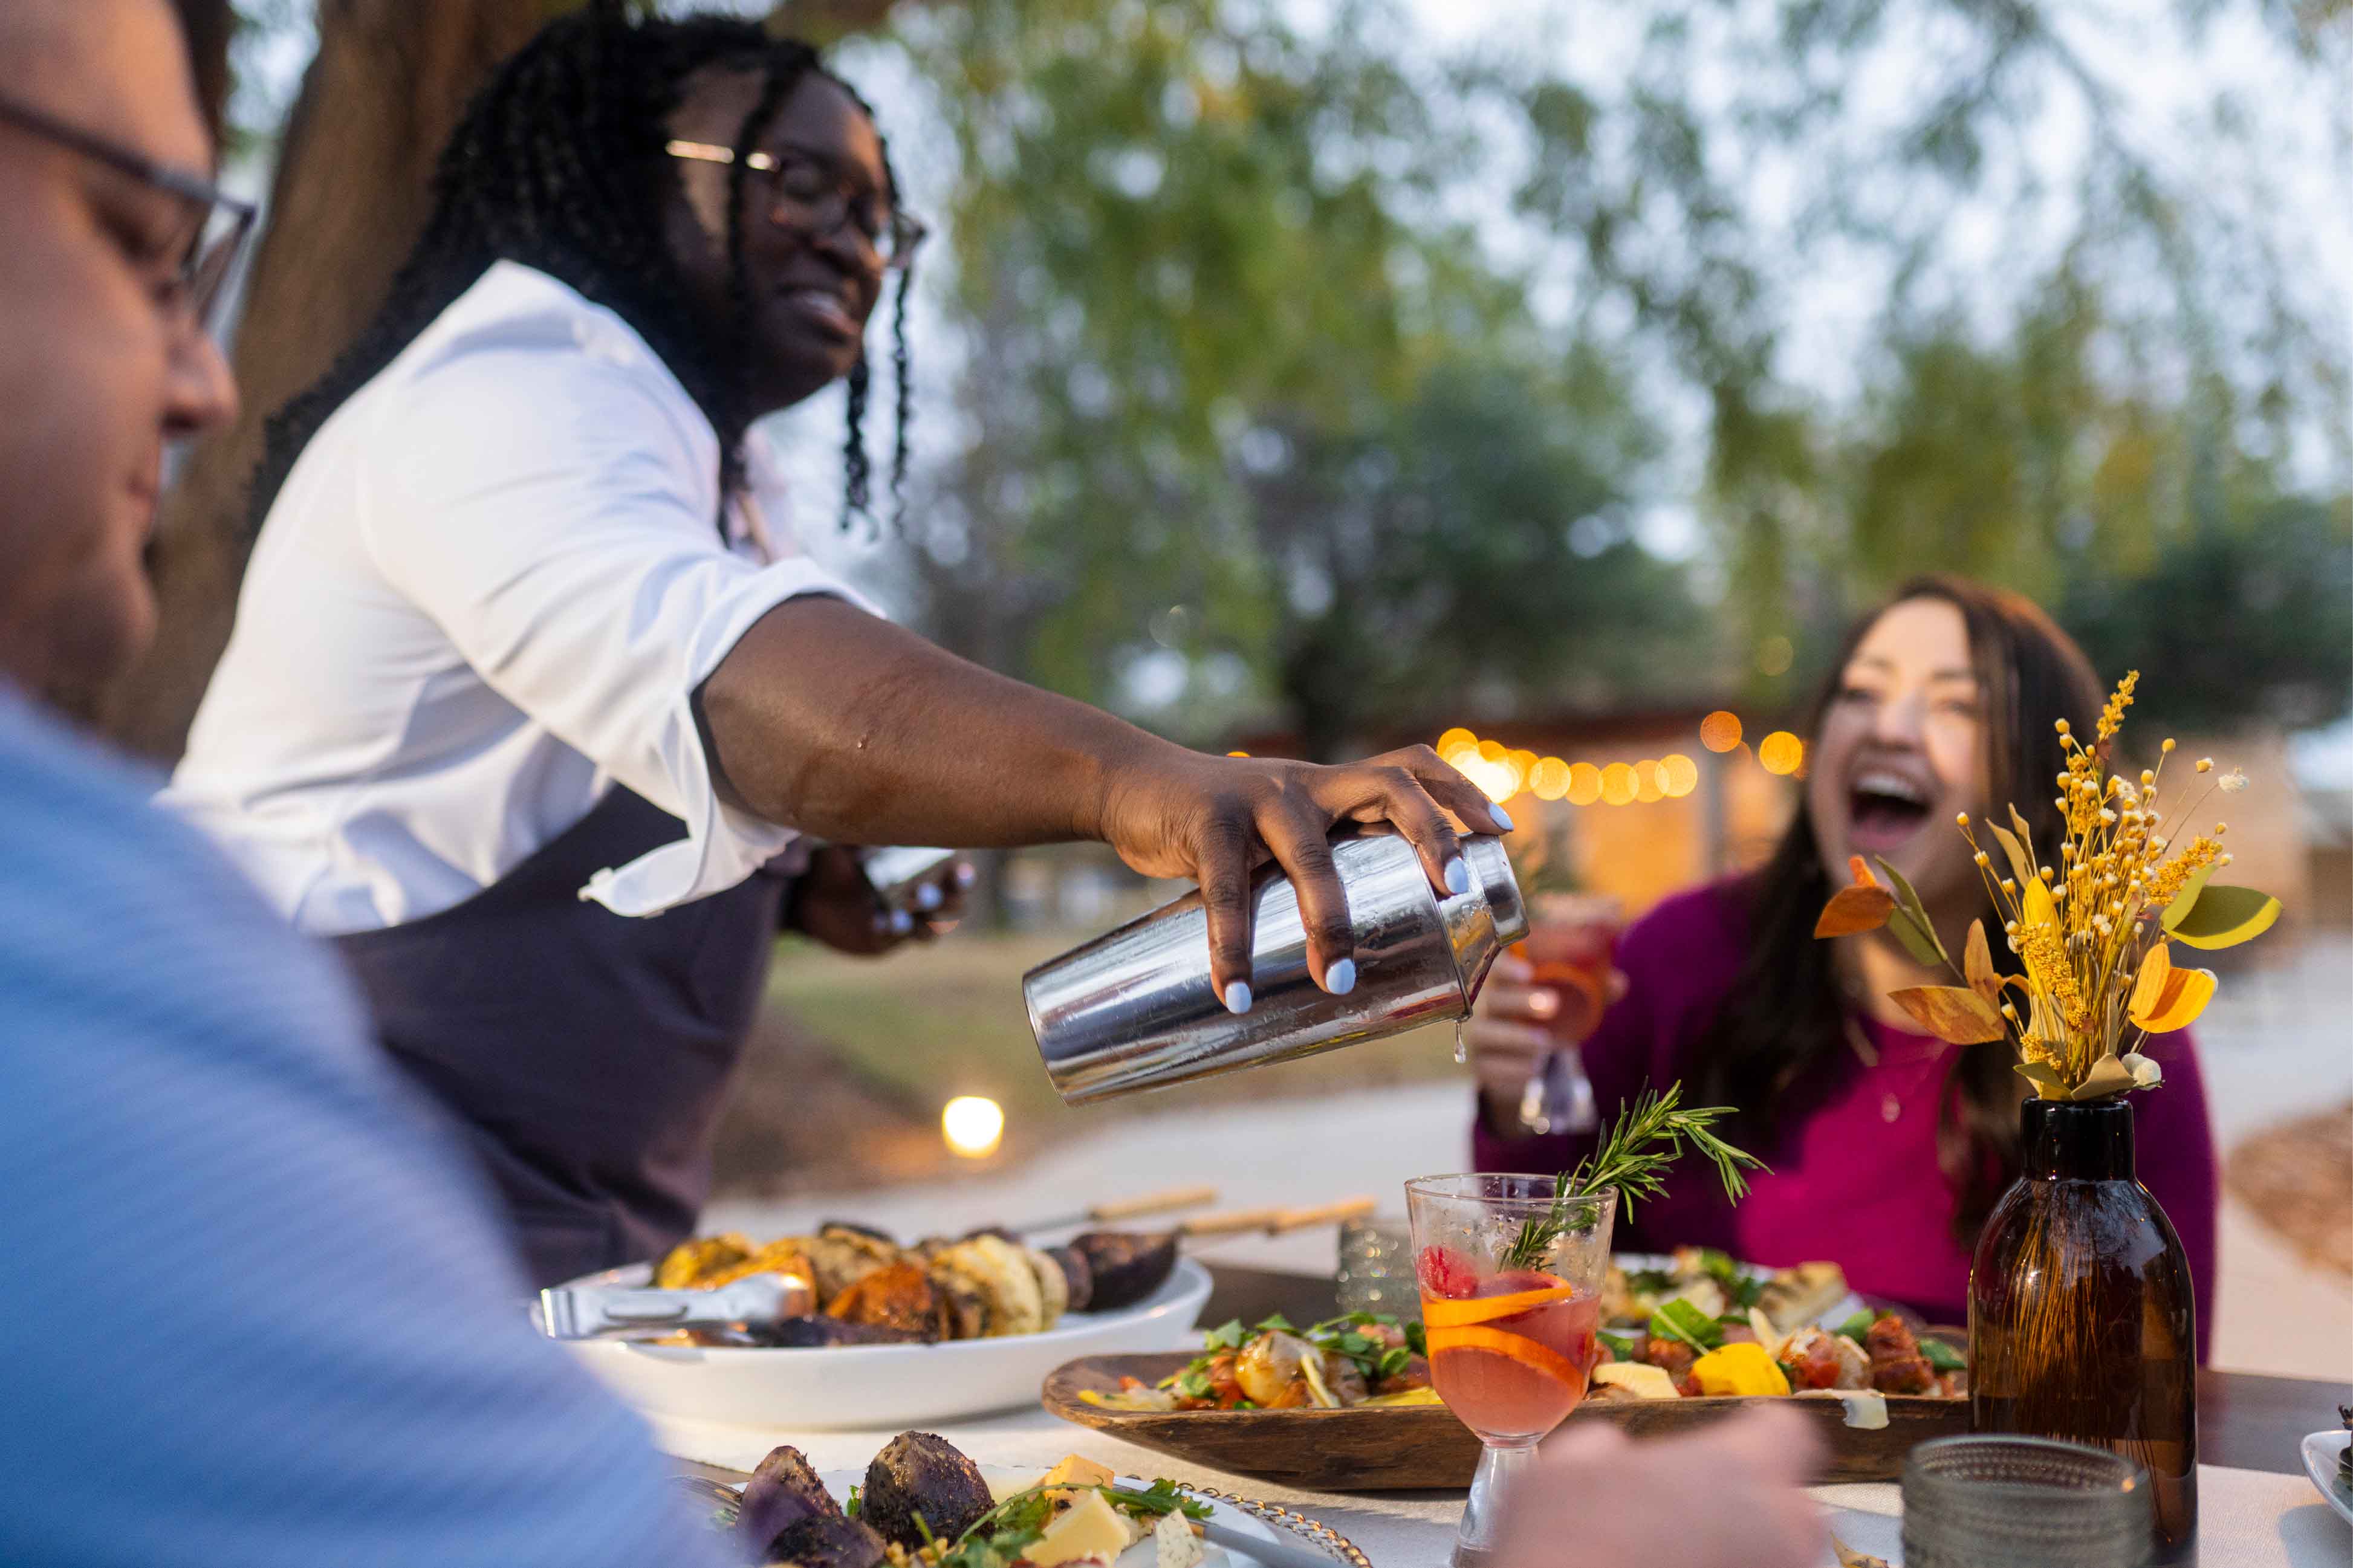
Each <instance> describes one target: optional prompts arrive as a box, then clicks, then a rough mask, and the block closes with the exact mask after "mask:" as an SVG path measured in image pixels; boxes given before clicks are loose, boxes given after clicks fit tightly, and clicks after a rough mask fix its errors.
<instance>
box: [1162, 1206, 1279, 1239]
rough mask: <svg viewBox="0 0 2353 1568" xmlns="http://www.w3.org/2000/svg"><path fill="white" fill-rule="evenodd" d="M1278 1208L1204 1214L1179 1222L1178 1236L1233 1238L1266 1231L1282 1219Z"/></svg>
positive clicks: (1177, 1227)
mask: <svg viewBox="0 0 2353 1568" xmlns="http://www.w3.org/2000/svg"><path fill="white" fill-rule="evenodd" d="M1282 1215H1283V1211H1282V1209H1279V1208H1265V1209H1236V1210H1234V1212H1233V1213H1231V1214H1205V1215H1201V1216H1200V1217H1199V1218H1198V1219H1188V1220H1184V1221H1182V1222H1180V1223H1179V1224H1178V1225H1177V1226H1176V1234H1177V1235H1179V1236H1235V1235H1239V1234H1240V1233H1241V1232H1243V1231H1246V1230H1266V1229H1268V1228H1269V1227H1270V1226H1272V1225H1273V1224H1274V1222H1275V1221H1277V1220H1279V1219H1281V1218H1282Z"/></svg>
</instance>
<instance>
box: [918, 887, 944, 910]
mask: <svg viewBox="0 0 2353 1568" xmlns="http://www.w3.org/2000/svg"><path fill="white" fill-rule="evenodd" d="M940 898H941V894H940V890H939V889H937V888H935V887H934V886H932V884H930V883H929V882H926V883H924V884H923V886H922V887H920V888H917V889H915V906H916V908H918V909H923V910H935V909H938V908H939V907H940Z"/></svg>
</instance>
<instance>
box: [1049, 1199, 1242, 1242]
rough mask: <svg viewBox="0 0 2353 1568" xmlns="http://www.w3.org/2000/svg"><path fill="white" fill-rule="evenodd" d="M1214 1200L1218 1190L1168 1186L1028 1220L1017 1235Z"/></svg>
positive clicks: (1150, 1212) (1211, 1202)
mask: <svg viewBox="0 0 2353 1568" xmlns="http://www.w3.org/2000/svg"><path fill="white" fill-rule="evenodd" d="M1217 1201H1218V1189H1217V1188H1215V1187H1170V1188H1168V1189H1167V1190H1166V1191H1165V1192H1157V1193H1146V1194H1144V1195H1143V1196H1142V1197H1140V1198H1114V1199H1113V1201H1111V1202H1110V1203H1107V1204H1097V1205H1094V1206H1093V1207H1092V1208H1089V1209H1084V1210H1082V1211H1081V1212H1079V1213H1077V1214H1065V1215H1055V1216H1054V1217H1053V1218H1052V1219H1040V1220H1032V1221H1030V1222H1029V1224H1028V1225H1025V1226H1020V1227H1019V1230H1020V1234H1022V1235H1024V1236H1027V1235H1029V1234H1030V1233H1031V1232H1033V1231H1040V1230H1063V1229H1067V1228H1068V1227H1070V1226H1074V1225H1100V1224H1103V1222H1105V1221H1107V1220H1115V1219H1132V1218H1134V1216H1135V1215H1147V1214H1167V1213H1170V1212H1171V1211H1173V1210H1176V1209H1194V1208H1199V1207H1201V1206H1202V1205H1206V1204H1213V1203H1216V1202H1217Z"/></svg>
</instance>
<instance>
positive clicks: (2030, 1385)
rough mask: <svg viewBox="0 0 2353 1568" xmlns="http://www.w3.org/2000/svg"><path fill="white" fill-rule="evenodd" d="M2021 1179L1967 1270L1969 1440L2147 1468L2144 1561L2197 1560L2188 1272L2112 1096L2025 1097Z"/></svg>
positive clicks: (2124, 1106)
mask: <svg viewBox="0 0 2353 1568" xmlns="http://www.w3.org/2000/svg"><path fill="white" fill-rule="evenodd" d="M2023 1114H2024V1116H2025V1131H2026V1149H2025V1169H2024V1171H2023V1172H2022V1173H2021V1175H2020V1176H2019V1178H2018V1182H2017V1184H2015V1185H2013V1186H2012V1187H2011V1188H2010V1191H2008V1192H2007V1193H2004V1194H2002V1197H2001V1201H2000V1203H1999V1204H1997V1205H1995V1206H1994V1211H1993V1214H1992V1215H1990V1216H1989V1218H1988V1219H1987V1221H1986V1227H1985V1233H1984V1234H1983V1235H1982V1236H1980V1237H1978V1250H1977V1257H1976V1259H1975V1261H1974V1262H1973V1263H1972V1264H1971V1266H1970V1268H1969V1426H1970V1429H1971V1430H1972V1431H1977V1432H2000V1433H2016V1434H2019V1435H2021V1436H2032V1437H2059V1438H2063V1439H2066V1440H2067V1441H2070V1442H2076V1443H2089V1444H2092V1445H2094V1446H2095V1447H2103V1448H2108V1449H2112V1450H2113V1451H2115V1452H2116V1453H2117V1454H2120V1455H2122V1456H2124V1457H2125V1458H2128V1459H2130V1460H2132V1461H2133V1462H2134V1463H2135V1464H2137V1465H2139V1466H2140V1467H2142V1468H2144V1469H2146V1470H2147V1472H2148V1475H2149V1480H2150V1483H2151V1486H2152V1489H2153V1490H2154V1492H2155V1494H2156V1503H2157V1509H2156V1521H2157V1543H2156V1548H2155V1551H2154V1553H2153V1554H2152V1555H2151V1557H2150V1559H2149V1561H2150V1562H2151V1563H2160V1564H2167V1565H2171V1564H2179V1563H2195V1562H2196V1561H2197V1560H2198V1336H2197V1309H2196V1307H2195V1305H2194V1304H2193V1302H2192V1301H2191V1299H2190V1293H2189V1259H2188V1258H2186V1257H2184V1256H2183V1254H2182V1251H2181V1240H2180V1238H2179V1237H2177V1236H2175V1235H2174V1234H2173V1225H2172V1222H2171V1221H2169V1220H2168V1219H2167V1218H2166V1217H2165V1211H2164V1210H2163V1209H2161V1208H2159V1207H2158V1205H2157V1200H2156V1199H2155V1198H2153V1197H2151V1196H2149V1194H2148V1189H2147V1188H2146V1187H2144V1186H2142V1185H2141V1184H2140V1183H2139V1182H2138V1181H2137V1179H2135V1177H2134V1175H2133V1111H2132V1106H2131V1105H2130V1104H2129V1103H2127V1102H2126V1100H2122V1099H2116V1100H2093V1101H2089V1102H2086V1103H2083V1104H2076V1103H2072V1102H2068V1101H2063V1100H2028V1101H2027V1102H2026V1105H2025V1108H2024V1112H2023Z"/></svg>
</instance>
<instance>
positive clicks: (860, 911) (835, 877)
mask: <svg viewBox="0 0 2353 1568" xmlns="http://www.w3.org/2000/svg"><path fill="white" fill-rule="evenodd" d="M971 881H972V868H971V867H969V866H967V865H965V863H964V862H963V861H961V860H952V861H949V862H948V863H947V864H946V865H944V866H942V867H941V868H939V869H938V870H936V871H934V872H933V873H932V874H931V875H930V876H928V877H926V878H924V879H923V882H922V883H921V884H920V885H919V886H918V887H917V889H916V895H915V903H916V909H915V912H914V913H913V914H909V913H906V912H904V911H902V910H885V909H884V908H883V907H882V904H881V900H878V899H876V898H875V896H874V889H873V888H872V887H871V886H870V885H869V884H868V882H867V880H866V872H865V869H864V868H862V867H861V866H860V864H859V860H858V852H857V851H856V850H854V849H849V848H846V847H843V846H841V845H839V844H828V845H826V846H825V847H822V848H820V849H818V850H817V851H816V852H815V853H813V854H812V855H810V857H809V864H808V869H807V871H805V872H803V873H802V874H801V876H800V878H799V879H797V881H795V883H794V884H793V892H792V900H793V901H792V912H791V917H790V919H789V920H788V921H786V923H787V924H788V925H789V926H790V927H791V928H792V929H793V930H795V931H800V932H802V933H803V934H804V935H807V936H809V937H813V938H815V939H816V940H817V941H818V942H823V943H825V945H826V946H828V947H829V948H832V949H833V950H834V951H835V952H848V953H854V954H857V955H859V956H860V957H872V956H874V955H876V954H878V953H884V952H890V951H891V950H892V948H894V947H897V946H898V945H899V944H900V943H901V942H930V941H932V940H933V939H934V937H936V936H937V935H938V934H939V930H940V926H939V925H938V924H935V923H934V922H942V923H953V922H954V921H956V920H957V919H958V918H959V917H960V916H962V914H963V913H964V895H965V889H967V888H968V887H970V886H971Z"/></svg>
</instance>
